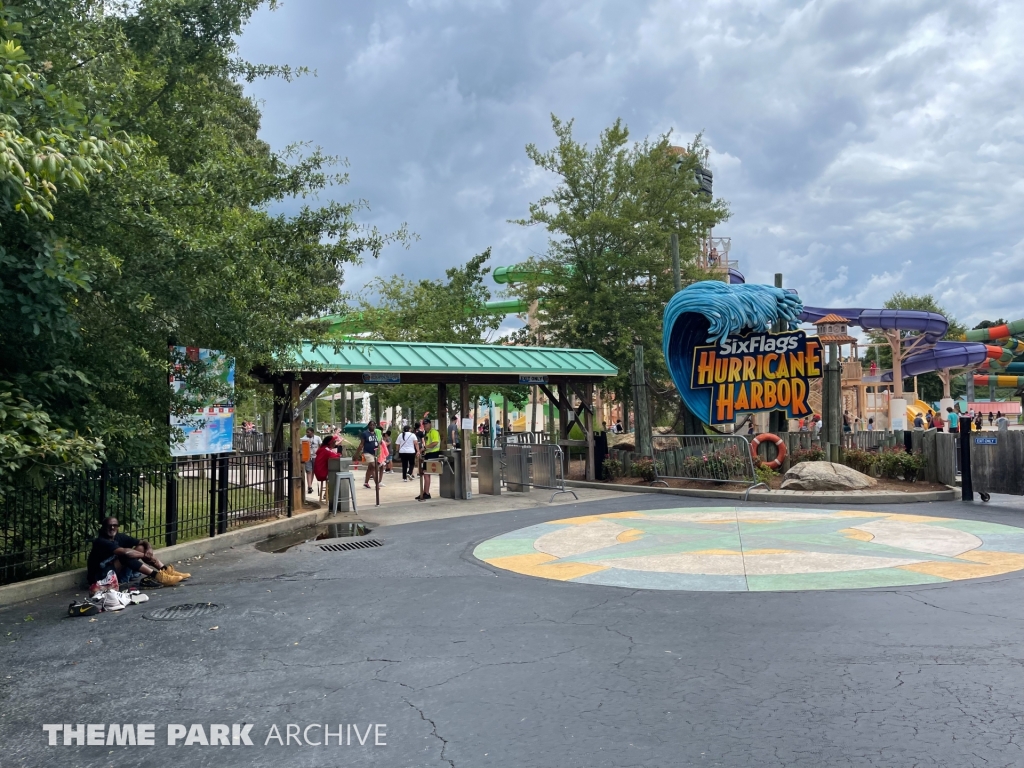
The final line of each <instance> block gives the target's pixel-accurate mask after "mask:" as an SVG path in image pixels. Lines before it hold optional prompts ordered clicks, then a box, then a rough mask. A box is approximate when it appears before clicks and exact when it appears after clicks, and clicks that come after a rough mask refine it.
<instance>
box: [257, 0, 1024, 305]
mask: <svg viewBox="0 0 1024 768" xmlns="http://www.w3.org/2000/svg"><path fill="white" fill-rule="evenodd" d="M1022 37H1024V14H1021V13H1020V12H1019V6H1017V5H1016V4H1015V3H1012V2H947V3H934V2H901V3H891V2H863V1H860V2H812V3H807V4H804V5H795V4H792V3H782V2H771V1H770V0H767V1H764V2H740V1H738V0H736V1H729V0H723V1H721V2H705V3H701V4H698V3H683V2H632V3H621V2H617V3H613V2H604V3H602V2H592V3H580V2H545V3H536V2H524V1H523V0H520V1H519V2H515V3H512V2H498V1H492V2H487V1H484V0H480V1H479V2H473V1H472V0H465V1H462V2H459V1H458V0H433V1H431V0H409V1H408V2H393V1H391V0H379V1H378V2H375V3H337V2H332V1H330V0H306V1H303V2H300V1H299V0H291V2H287V3H286V4H285V5H284V6H283V7H281V8H280V9H279V10H278V11H276V12H273V13H271V12H262V13H260V14H259V15H258V16H257V17H256V18H255V19H254V21H253V23H252V24H251V25H250V26H249V27H248V28H247V30H246V31H245V33H244V35H243V37H242V39H241V47H242V53H243V55H245V56H246V57H247V58H249V59H251V60H257V61H263V62H271V63H290V64H303V65H307V66H309V67H311V68H314V69H316V70H317V77H315V78H314V77H307V78H302V79H300V80H298V81H297V82H293V83H291V84H285V83H280V82H273V81H271V82H262V83H258V84H256V85H255V86H254V87H253V89H252V92H253V93H254V94H255V95H256V96H257V97H258V98H260V99H261V100H262V101H263V104H264V128H263V136H264V137H265V138H266V139H267V140H268V141H269V142H270V143H271V144H272V145H274V146H275V147H279V148H281V147H284V146H285V145H287V144H289V143H291V142H295V141H300V140H308V141H311V142H313V143H315V144H320V145H322V146H323V147H324V148H325V149H326V150H327V151H328V152H331V153H335V154H339V155H343V156H346V157H348V158H349V160H350V162H351V168H350V170H351V175H352V183H351V185H350V186H349V187H348V188H346V189H344V190H341V191H338V192H336V194H337V195H338V197H340V198H350V197H357V198H366V199H367V200H369V201H370V203H371V205H372V210H371V211H370V212H369V213H368V214H367V215H366V216H365V220H367V221H369V222H371V223H374V224H377V225H378V226H381V227H385V228H393V227H395V226H397V225H398V223H400V222H402V221H406V222H408V223H409V225H410V227H411V228H412V229H413V230H414V231H415V232H417V233H419V235H420V236H421V240H420V241H419V242H417V243H415V244H414V245H413V246H412V248H411V249H410V250H408V251H404V250H401V249H398V248H393V249H391V250H389V251H388V252H387V253H386V254H385V255H384V256H383V257H382V258H381V259H380V261H378V262H374V263H368V264H365V265H363V266H361V267H356V268H353V269H352V270H350V273H349V278H348V288H349V289H354V288H357V287H358V286H359V285H361V284H362V283H364V282H365V281H366V280H367V279H368V278H369V277H371V276H372V275H374V274H388V273H391V272H404V273H405V274H407V275H408V276H410V277H420V276H437V275H439V274H441V273H442V271H443V269H444V268H445V267H447V266H451V265H452V264H456V263H459V262H462V261H464V260H465V259H466V258H468V257H469V256H471V255H472V254H474V253H476V252H478V251H480V250H482V249H484V248H486V247H487V246H493V247H494V254H495V258H494V263H495V264H504V263H514V262H516V261H517V260H520V259H522V258H524V257H525V256H527V255H528V254H530V253H531V252H536V251H539V250H542V249H543V248H544V245H545V241H546V237H545V233H543V232H540V231H536V230H527V229H523V228H521V227H517V226H515V225H512V224H509V223H507V219H510V218H515V217H519V216H522V215H524V214H525V213H526V208H527V203H528V202H529V201H530V200H532V199H536V198H537V197H539V196H540V195H541V194H543V193H544V191H546V190H547V189H548V188H549V187H550V185H551V183H552V182H551V179H550V178H548V177H546V176H545V175H544V174H541V173H538V172H537V171H536V170H535V169H534V168H533V167H532V166H531V165H530V163H529V162H528V161H527V160H526V157H525V154H524V152H523V147H524V145H525V144H526V143H528V142H535V143H537V144H538V145H540V146H542V147H545V146H550V144H551V132H550V127H549V125H548V115H549V114H550V113H551V112H554V113H556V114H558V115H559V116H561V117H563V118H569V117H574V118H575V119H576V124H577V130H578V132H579V135H580V136H581V137H582V138H585V139H587V140H591V141H593V140H594V139H595V138H596V136H597V134H598V132H599V131H600V130H601V129H602V128H603V127H605V126H607V125H609V124H610V123H611V122H612V121H614V119H615V118H616V117H619V116H621V117H622V118H624V119H625V121H626V122H627V123H628V124H629V126H630V128H631V130H632V131H633V133H634V135H635V136H636V137H638V138H639V137H642V136H644V135H647V134H655V133H660V132H663V131H666V130H669V129H673V130H674V131H675V132H676V135H677V136H678V139H679V141H680V142H682V141H686V140H688V139H690V138H691V137H692V136H693V134H694V133H696V132H698V131H704V132H705V137H706V140H707V142H708V144H709V146H710V147H711V148H712V157H711V164H712V168H713V170H714V171H715V190H716V193H717V194H719V195H721V196H723V197H724V198H726V199H727V200H729V202H730V204H731V207H732V211H733V216H732V219H731V220H730V221H728V222H726V223H725V224H724V225H723V226H722V227H721V228H720V230H719V231H718V232H717V234H721V235H728V236H731V237H732V238H733V255H734V257H737V258H739V259H740V260H741V269H742V270H743V271H744V272H745V273H746V274H747V276H748V279H749V280H754V281H766V282H767V281H770V280H771V275H772V273H774V272H776V271H781V272H783V273H784V274H785V275H786V282H787V284H788V285H792V286H794V287H797V288H798V289H799V290H800V292H801V295H802V296H803V298H804V299H805V300H806V301H808V302H809V303H813V304H817V305H822V304H824V305H827V304H829V303H833V304H836V305H847V306H849V305H850V304H860V305H864V306H877V305H878V304H879V303H880V302H881V301H883V300H884V299H886V298H887V297H888V296H889V295H890V294H891V293H892V292H893V291H895V290H906V291H914V292H927V291H930V292H934V293H935V294H936V296H937V298H938V299H939V300H940V301H941V302H942V303H944V304H945V305H946V306H947V307H948V308H949V309H950V310H951V311H952V312H953V313H954V314H956V315H957V316H958V317H960V318H961V319H962V320H967V321H971V322H973V321H977V320H980V319H982V318H986V317H991V318H994V317H996V316H1003V317H1007V318H1009V319H1016V318H1017V317H1021V316H1024V301H1022V300H1021V295H1022V291H1024V217H1022V216H1021V210H1022V203H1024V181H1022V173H1021V171H1022V168H1024V106H1022V104H1021V100H1020V98H1019V83H1020V77H1021V72H1024V53H1022V49H1021V47H1020V46H1019V40H1020V39H1022Z"/></svg>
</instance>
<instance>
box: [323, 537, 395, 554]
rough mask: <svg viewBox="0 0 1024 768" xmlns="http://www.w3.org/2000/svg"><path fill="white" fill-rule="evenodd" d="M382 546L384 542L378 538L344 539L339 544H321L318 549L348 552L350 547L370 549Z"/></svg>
mask: <svg viewBox="0 0 1024 768" xmlns="http://www.w3.org/2000/svg"><path fill="white" fill-rule="evenodd" d="M382 546H384V542H383V541H381V540H380V539H364V540H362V541H346V542H342V543H340V544H321V545H320V549H322V550H323V551H324V552H348V551H349V550H350V549H371V548H373V547H382Z"/></svg>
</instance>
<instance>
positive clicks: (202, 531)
mask: <svg viewBox="0 0 1024 768" xmlns="http://www.w3.org/2000/svg"><path fill="white" fill-rule="evenodd" d="M289 466H290V463H289V455H288V453H286V452H282V453H259V454H252V453H249V454H241V455H237V454H222V455H219V456H211V457H208V458H196V459H192V458H187V459H185V458H181V459H177V460H175V461H173V462H171V463H169V464H163V465H154V466H143V467H108V466H103V467H102V468H101V469H98V470H95V471H92V472H81V473H74V474H68V475H66V476H63V477H57V478H53V479H52V480H50V481H49V482H47V483H46V484H45V485H44V486H42V487H36V486H29V485H25V486H22V487H19V488H16V489H15V490H13V491H11V492H9V493H7V494H6V495H5V496H3V497H2V498H0V584H9V583H13V582H16V581H23V580H25V579H31V578H35V577H37V576H44V575H46V574H50V573H57V572H60V571H64V570H68V569H70V568H77V567H81V566H83V565H84V564H85V559H86V557H87V555H88V553H89V549H90V547H91V545H92V540H93V539H94V538H95V537H96V532H97V530H98V528H99V523H100V520H102V519H103V518H104V517H106V516H108V515H110V516H114V517H116V518H117V519H118V521H119V522H120V523H121V530H122V531H123V532H124V533H127V534H129V535H131V536H134V537H136V538H138V539H146V540H148V541H150V542H151V543H152V544H153V546H155V547H157V548H159V547H161V546H171V545H172V544H177V543H180V542H183V541H188V540H190V539H196V538H199V537H202V536H216V535H217V534H219V533H225V532H226V531H228V530H230V529H232V528H237V527H240V526H243V525H247V524H249V523H253V522H258V521H260V520H266V519H268V518H273V517H279V516H281V515H288V516H289V517H290V516H291V513H292V510H291V500H290V494H288V492H287V490H288V480H289V477H288V475H289Z"/></svg>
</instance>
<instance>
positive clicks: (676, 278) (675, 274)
mask: <svg viewBox="0 0 1024 768" xmlns="http://www.w3.org/2000/svg"><path fill="white" fill-rule="evenodd" d="M669 242H670V243H671V244H672V285H673V287H675V289H676V293H679V292H680V291H681V290H683V277H682V274H680V269H679V235H677V234H676V233H675V232H673V233H672V238H671V240H670V241H669Z"/></svg>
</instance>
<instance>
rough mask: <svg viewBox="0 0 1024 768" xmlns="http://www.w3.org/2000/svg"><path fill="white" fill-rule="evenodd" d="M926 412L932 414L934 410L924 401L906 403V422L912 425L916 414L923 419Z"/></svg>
mask: <svg viewBox="0 0 1024 768" xmlns="http://www.w3.org/2000/svg"><path fill="white" fill-rule="evenodd" d="M928 411H932V412H933V413H934V411H935V409H934V408H932V407H931V406H930V405H928V403H926V402H925V401H924V400H915V401H914V402H912V403H907V421H908V422H909V423H911V424H913V423H914V419H916V418H917V415H918V414H921V418H922V419H923V418H925V417H926V416H927V415H928Z"/></svg>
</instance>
